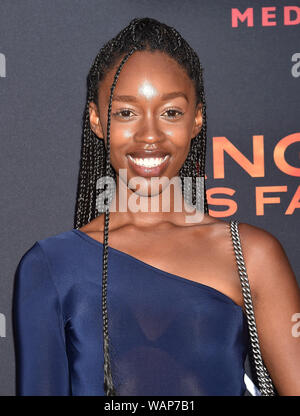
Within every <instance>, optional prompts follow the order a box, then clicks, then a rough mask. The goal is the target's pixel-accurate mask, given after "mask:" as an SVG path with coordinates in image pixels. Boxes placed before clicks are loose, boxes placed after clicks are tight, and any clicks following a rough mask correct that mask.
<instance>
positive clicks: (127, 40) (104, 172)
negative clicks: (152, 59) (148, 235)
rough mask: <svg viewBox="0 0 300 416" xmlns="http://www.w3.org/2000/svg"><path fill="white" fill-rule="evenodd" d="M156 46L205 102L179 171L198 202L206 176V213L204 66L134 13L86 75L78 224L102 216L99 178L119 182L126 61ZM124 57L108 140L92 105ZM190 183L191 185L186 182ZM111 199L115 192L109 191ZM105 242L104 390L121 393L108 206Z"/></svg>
mask: <svg viewBox="0 0 300 416" xmlns="http://www.w3.org/2000/svg"><path fill="white" fill-rule="evenodd" d="M137 50H139V51H141V50H150V51H154V50H158V51H161V52H164V53H166V54H168V55H169V56H171V57H172V58H173V59H175V60H176V61H177V62H178V63H179V64H180V65H181V67H182V68H183V69H185V71H186V72H187V74H188V76H189V78H190V79H191V80H192V81H193V83H194V87H195V93H196V104H198V103H201V105H202V119H203V123H202V128H201V131H200V132H199V134H198V135H197V136H195V137H194V138H193V140H191V146H190V151H189V153H188V156H187V158H186V160H185V162H184V164H183V166H182V167H181V169H180V171H179V177H180V179H181V181H182V186H183V187H184V188H185V185H184V184H185V181H184V178H192V185H191V186H192V190H191V192H189V195H192V204H196V191H197V187H196V178H197V177H198V178H199V177H200V178H202V181H203V182H202V183H203V186H202V189H203V195H202V200H203V205H204V213H208V205H207V199H206V188H205V155H206V104H205V96H204V86H203V69H202V66H201V64H200V62H199V58H198V56H197V54H196V52H195V51H194V50H193V49H192V48H191V47H190V46H189V45H188V43H187V42H186V41H185V40H184V39H183V38H182V36H181V35H180V34H179V33H178V32H177V31H176V30H175V29H174V28H173V27H170V26H167V25H166V24H163V23H161V22H159V21H157V20H156V19H152V18H135V19H133V20H131V22H130V23H129V25H128V26H126V27H125V28H124V29H123V30H122V31H121V32H120V33H119V34H118V35H117V36H116V37H114V38H113V39H111V40H110V41H108V42H107V43H106V44H105V45H104V46H103V48H102V49H101V50H100V51H99V53H98V55H97V56H96V58H95V60H94V63H93V65H92V67H91V69H90V72H89V74H88V78H87V101H86V106H85V111H84V119H83V139H82V148H81V160H80V171H79V180H78V189H77V201H76V209H75V221H74V226H75V228H76V229H78V228H80V227H82V226H83V225H85V224H87V223H89V222H90V221H92V220H93V219H94V218H96V217H97V216H98V215H99V210H98V209H97V204H96V199H97V192H99V190H98V191H97V186H96V184H97V181H98V180H99V178H102V177H104V176H105V177H111V178H113V179H114V180H115V181H116V172H115V171H114V168H113V167H112V165H111V164H110V124H111V120H110V117H111V107H112V96H113V91H114V89H115V86H116V83H117V80H118V77H119V74H120V72H121V69H122V67H123V65H124V64H125V63H126V61H127V60H128V59H129V58H130V56H131V55H132V54H133V53H134V52H135V51H137ZM121 58H123V59H122V61H121V63H120V65H119V67H118V69H117V71H116V74H115V77H114V81H113V84H112V86H111V94H110V100H109V106H108V119H107V120H108V121H107V144H106V148H105V143H104V140H99V138H98V137H97V135H96V134H95V133H94V132H93V131H92V129H91V127H90V118H89V104H90V103H91V102H94V103H95V104H96V105H97V106H98V88H99V83H100V82H101V80H102V79H103V78H104V76H105V75H106V73H107V72H108V71H109V70H110V69H112V67H113V66H114V65H115V64H116V62H118V60H119V59H121ZM188 186H189V185H188ZM109 197H110V198H111V195H110V196H109ZM104 215H105V226H104V244H103V269H102V319H103V352H104V391H105V393H106V395H107V396H114V395H117V392H116V388H115V386H114V382H113V378H112V371H111V362H110V351H109V333H108V313H107V271H108V230H109V208H108V204H106V208H105V209H104Z"/></svg>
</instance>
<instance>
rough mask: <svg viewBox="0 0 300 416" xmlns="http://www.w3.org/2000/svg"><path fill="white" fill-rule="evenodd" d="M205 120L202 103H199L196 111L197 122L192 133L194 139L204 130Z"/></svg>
mask: <svg viewBox="0 0 300 416" xmlns="http://www.w3.org/2000/svg"><path fill="white" fill-rule="evenodd" d="M202 124H203V118H202V103H199V104H198V105H197V107H196V110H195V122H194V127H193V131H192V137H196V136H197V135H198V134H199V133H200V131H201V128H202Z"/></svg>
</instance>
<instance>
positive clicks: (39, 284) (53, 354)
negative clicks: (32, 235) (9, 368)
mask: <svg viewBox="0 0 300 416" xmlns="http://www.w3.org/2000/svg"><path fill="white" fill-rule="evenodd" d="M13 322H14V336H15V347H16V367H17V395H21V396H34V395H35V396H54V395H56V396H66V395H70V386H69V372H68V360H67V354H66V348H65V340H64V323H63V316H62V311H61V305H60V301H59V297H58V293H57V290H56V288H55V286H54V283H53V281H52V278H51V276H50V273H49V269H48V264H47V259H46V257H45V255H44V253H43V251H42V248H41V247H40V245H39V243H38V242H36V243H35V244H34V245H33V246H32V247H31V248H30V249H29V250H28V251H27V252H26V253H25V254H24V256H23V257H22V259H21V260H20V263H19V265H18V268H17V273H16V280H15V289H14V300H13Z"/></svg>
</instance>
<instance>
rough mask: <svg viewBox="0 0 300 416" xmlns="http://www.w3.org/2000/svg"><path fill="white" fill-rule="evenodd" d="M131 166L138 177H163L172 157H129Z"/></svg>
mask: <svg viewBox="0 0 300 416" xmlns="http://www.w3.org/2000/svg"><path fill="white" fill-rule="evenodd" d="M127 159H128V162H129V165H130V166H131V168H132V169H133V171H134V172H135V174H136V175H138V176H143V177H152V176H161V175H162V173H163V172H164V171H165V169H166V168H167V166H168V164H169V160H170V155H169V154H167V155H165V156H164V157H133V156H131V155H127Z"/></svg>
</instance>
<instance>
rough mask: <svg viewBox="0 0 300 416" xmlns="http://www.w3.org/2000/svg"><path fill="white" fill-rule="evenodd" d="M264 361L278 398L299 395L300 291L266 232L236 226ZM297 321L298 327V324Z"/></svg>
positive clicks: (279, 249) (280, 249)
mask: <svg viewBox="0 0 300 416" xmlns="http://www.w3.org/2000/svg"><path fill="white" fill-rule="evenodd" d="M239 230H240V237H241V245H242V251H243V254H244V259H245V264H246V269H247V274H248V278H249V282H250V287H251V293H252V299H253V308H254V313H255V319H256V325H257V332H258V337H259V341H260V347H261V353H262V358H263V361H264V363H265V365H266V367H267V369H268V371H269V374H270V376H271V378H272V381H273V383H274V385H275V387H276V390H277V392H278V394H279V395H280V396H300V326H299V322H300V290H299V286H298V284H297V280H296V277H295V275H294V273H293V270H292V268H291V265H290V263H289V260H288V258H287V255H286V253H285V251H284V249H283V247H282V245H281V244H280V242H279V241H278V240H277V239H276V238H275V237H274V236H273V235H272V234H270V233H269V232H267V231H264V230H263V229H261V228H258V227H254V226H251V225H249V224H245V223H241V224H239ZM297 321H298V324H297Z"/></svg>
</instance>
